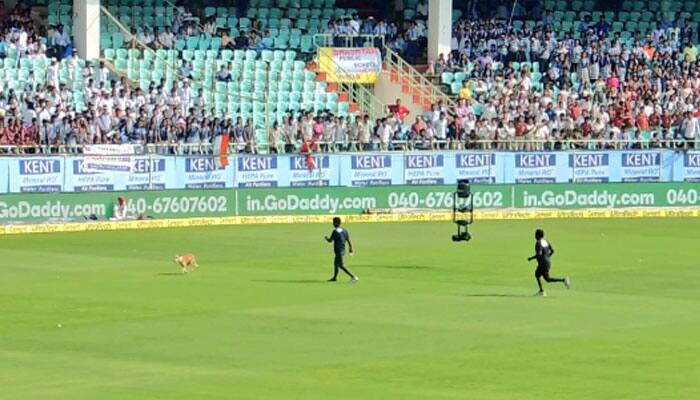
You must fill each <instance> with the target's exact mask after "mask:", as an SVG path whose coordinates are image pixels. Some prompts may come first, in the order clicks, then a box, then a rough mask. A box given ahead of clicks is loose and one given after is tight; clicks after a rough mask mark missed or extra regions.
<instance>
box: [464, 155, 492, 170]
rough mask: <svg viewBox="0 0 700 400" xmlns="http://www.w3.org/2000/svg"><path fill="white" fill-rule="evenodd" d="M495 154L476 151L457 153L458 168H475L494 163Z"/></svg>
mask: <svg viewBox="0 0 700 400" xmlns="http://www.w3.org/2000/svg"><path fill="white" fill-rule="evenodd" d="M494 157H495V156H494V155H493V154H486V153H474V154H471V153H469V154H457V168H474V167H485V166H488V165H493V164H494V162H493V160H494Z"/></svg>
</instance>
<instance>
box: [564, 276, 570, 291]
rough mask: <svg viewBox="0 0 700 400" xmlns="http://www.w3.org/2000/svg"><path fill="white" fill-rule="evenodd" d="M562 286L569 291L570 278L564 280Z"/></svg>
mask: <svg viewBox="0 0 700 400" xmlns="http://www.w3.org/2000/svg"><path fill="white" fill-rule="evenodd" d="M564 286H566V288H567V289H571V278H569V277H568V276H567V277H566V278H564Z"/></svg>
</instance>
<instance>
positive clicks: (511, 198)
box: [0, 182, 700, 233]
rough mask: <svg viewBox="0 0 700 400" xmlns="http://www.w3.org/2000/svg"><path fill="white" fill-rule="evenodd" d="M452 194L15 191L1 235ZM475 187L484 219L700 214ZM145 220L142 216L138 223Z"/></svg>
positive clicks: (667, 193) (249, 216) (546, 188)
mask: <svg viewBox="0 0 700 400" xmlns="http://www.w3.org/2000/svg"><path fill="white" fill-rule="evenodd" d="M453 191H454V186H452V185H414V186H408V185H396V186H375V187H365V188H349V187H301V188H293V189H291V188H245V189H243V188H241V189H210V190H161V191H131V192H86V193H53V194H49V193H43V194H12V195H2V196H0V224H3V225H0V231H2V233H23V232H34V231H38V232H55V231H72V230H74V229H77V230H91V229H94V230H101V229H107V230H112V229H122V228H123V229H138V228H149V227H154V228H155V227H171V226H172V227H177V226H195V225H196V226H200V225H237V224H247V223H276V222H280V223H299V222H301V223H303V222H321V221H327V220H328V218H329V217H330V216H334V215H344V216H346V218H348V219H349V220H351V221H367V222H370V221H404V220H405V221H433V220H447V219H449V218H450V217H451V213H450V212H449V211H450V210H451V208H452V201H453V197H452V194H453ZM472 193H473V196H474V205H475V208H476V216H477V218H479V219H529V218H611V217H612V218H614V217H696V216H699V215H698V214H699V213H700V211H698V210H700V184H698V183H694V182H687V183H635V184H630V183H614V184H613V183H598V184H592V183H591V184H532V185H527V184H520V185H473V186H472ZM118 195H124V196H126V197H127V214H128V216H129V217H130V218H131V219H134V220H132V221H107V220H108V219H109V217H110V216H111V215H112V209H113V207H114V202H115V200H116V196H118ZM139 217H142V218H144V219H143V220H135V219H137V218H139ZM91 219H95V220H96V221H92V220H91ZM85 221H90V222H87V223H86V222H85ZM103 221H105V222H103ZM183 221H189V222H183ZM193 224H194V225H193ZM82 225H85V226H84V227H78V226H82ZM32 226H34V228H32Z"/></svg>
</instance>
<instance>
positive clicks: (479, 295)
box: [462, 293, 532, 298]
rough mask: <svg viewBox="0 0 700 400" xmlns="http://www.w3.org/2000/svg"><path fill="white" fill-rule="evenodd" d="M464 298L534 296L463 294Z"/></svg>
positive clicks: (518, 295)
mask: <svg viewBox="0 0 700 400" xmlns="http://www.w3.org/2000/svg"><path fill="white" fill-rule="evenodd" d="M462 296H465V297H511V298H516V297H532V295H526V294H504V293H486V294H482V293H480V294H463V295H462Z"/></svg>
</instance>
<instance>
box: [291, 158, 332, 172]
mask: <svg viewBox="0 0 700 400" xmlns="http://www.w3.org/2000/svg"><path fill="white" fill-rule="evenodd" d="M312 157H313V159H314V166H315V167H316V168H319V167H320V168H324V169H328V168H330V157H328V156H312ZM289 168H290V169H291V170H293V171H294V170H308V169H309V167H308V166H307V165H306V157H304V156H293V157H291V158H290V159H289Z"/></svg>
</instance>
